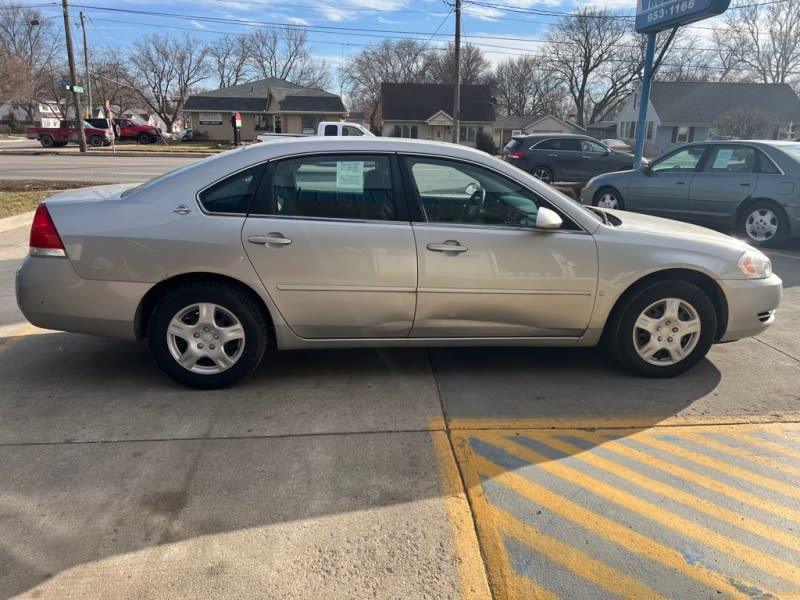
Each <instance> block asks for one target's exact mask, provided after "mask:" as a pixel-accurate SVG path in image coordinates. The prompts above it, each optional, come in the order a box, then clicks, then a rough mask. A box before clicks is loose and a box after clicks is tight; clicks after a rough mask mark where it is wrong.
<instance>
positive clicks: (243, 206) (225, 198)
mask: <svg viewBox="0 0 800 600" xmlns="http://www.w3.org/2000/svg"><path fill="white" fill-rule="evenodd" d="M263 171H264V166H263V165H258V166H255V167H250V168H249V169H245V170H244V171H239V172H238V173H236V174H234V175H231V176H230V177H228V178H227V179H223V180H222V181H219V182H217V183H215V184H214V185H212V186H211V187H209V188H206V189H205V190H203V191H202V192H200V205H201V206H202V207H203V209H204V210H206V211H207V212H210V213H225V214H237V215H246V214H247V212H248V210H249V209H250V203H251V201H252V200H253V196H254V195H255V193H256V189H257V188H258V183H259V181H260V180H261V174H262V173H263Z"/></svg>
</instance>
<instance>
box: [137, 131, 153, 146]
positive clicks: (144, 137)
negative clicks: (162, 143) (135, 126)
mask: <svg viewBox="0 0 800 600" xmlns="http://www.w3.org/2000/svg"><path fill="white" fill-rule="evenodd" d="M136 139H137V141H138V142H139V143H140V144H149V143H150V142H154V141H155V140H154V139H153V138H151V137H150V136H149V135H148V134H146V133H140V134H139V135H138V136H137V138H136Z"/></svg>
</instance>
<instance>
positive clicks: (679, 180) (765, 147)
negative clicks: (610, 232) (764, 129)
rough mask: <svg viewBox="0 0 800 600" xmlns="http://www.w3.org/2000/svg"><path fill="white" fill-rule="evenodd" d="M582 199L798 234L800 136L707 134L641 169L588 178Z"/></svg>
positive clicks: (776, 235) (761, 234)
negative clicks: (746, 138)
mask: <svg viewBox="0 0 800 600" xmlns="http://www.w3.org/2000/svg"><path fill="white" fill-rule="evenodd" d="M581 201H582V202H583V203H584V204H592V205H594V206H600V207H605V208H624V209H626V210H632V211H636V212H643V213H648V214H652V215H657V216H662V217H669V218H672V219H680V220H682V221H689V222H693V223H697V224H700V225H707V226H711V227H715V228H718V229H722V230H725V231H733V232H735V233H736V235H739V236H741V237H743V238H745V239H747V240H749V241H750V242H752V243H755V244H764V245H778V244H780V243H781V242H783V241H784V240H785V239H786V238H788V237H789V236H797V235H800V142H779V141H729V140H725V141H708V142H696V143H693V144H688V145H686V146H682V147H680V148H678V149H676V150H673V151H672V152H670V153H668V154H666V155H664V156H663V157H661V158H659V159H658V160H655V161H653V162H652V163H651V164H650V165H646V166H644V167H643V168H642V169H639V170H636V171H624V172H621V173H608V174H606V175H600V176H598V177H595V178H593V179H592V180H591V181H589V182H588V183H587V185H586V187H585V188H584V189H583V191H582V193H581Z"/></svg>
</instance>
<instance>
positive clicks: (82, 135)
mask: <svg viewBox="0 0 800 600" xmlns="http://www.w3.org/2000/svg"><path fill="white" fill-rule="evenodd" d="M61 6H62V7H63V9H64V29H65V30H66V32H67V58H69V77H70V88H71V91H72V104H73V106H74V107H75V120H76V121H77V123H76V125H77V126H78V143H79V144H80V147H81V152H86V132H85V131H84V130H83V115H82V114H81V99H80V97H78V92H76V91H75V81H77V77H75V56H74V55H73V54H72V30H71V29H70V25H69V8H68V7H67V0H61Z"/></svg>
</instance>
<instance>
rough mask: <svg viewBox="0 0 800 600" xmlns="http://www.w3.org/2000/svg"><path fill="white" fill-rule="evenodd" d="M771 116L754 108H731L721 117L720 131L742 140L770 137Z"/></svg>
mask: <svg viewBox="0 0 800 600" xmlns="http://www.w3.org/2000/svg"><path fill="white" fill-rule="evenodd" d="M769 128H770V118H769V116H768V115H767V114H765V113H763V112H761V111H759V110H758V109H754V108H737V109H734V110H729V111H728V112H726V113H725V114H723V115H722V116H721V117H720V120H719V127H718V131H719V133H720V134H721V135H730V136H733V137H735V138H738V139H742V140H751V139H755V138H758V139H761V138H767V137H770V133H771V132H769V131H768V130H769Z"/></svg>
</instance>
